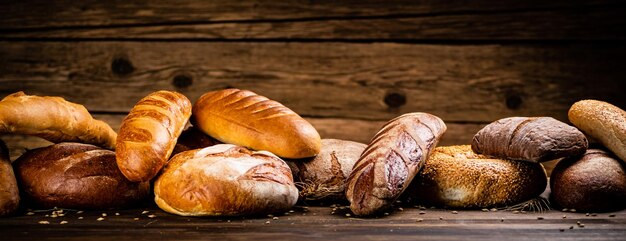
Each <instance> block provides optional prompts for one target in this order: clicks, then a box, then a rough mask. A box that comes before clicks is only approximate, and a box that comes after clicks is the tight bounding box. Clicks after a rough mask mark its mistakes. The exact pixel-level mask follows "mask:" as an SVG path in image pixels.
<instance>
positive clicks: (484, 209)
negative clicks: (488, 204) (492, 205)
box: [481, 208, 489, 212]
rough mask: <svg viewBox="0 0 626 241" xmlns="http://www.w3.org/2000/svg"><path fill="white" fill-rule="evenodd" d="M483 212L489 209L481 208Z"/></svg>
mask: <svg viewBox="0 0 626 241" xmlns="http://www.w3.org/2000/svg"><path fill="white" fill-rule="evenodd" d="M481 210H482V211H483V212H489V209H486V208H483V209H481Z"/></svg>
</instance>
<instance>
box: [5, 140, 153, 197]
mask: <svg viewBox="0 0 626 241" xmlns="http://www.w3.org/2000/svg"><path fill="white" fill-rule="evenodd" d="M14 166H15V172H16V174H17V179H18V183H19V185H20V188H21V190H22V193H23V198H24V201H25V202H26V203H28V204H29V205H30V206H31V207H33V208H53V207H59V208H72V209H112V208H121V207H128V206H132V205H133V204H136V203H138V202H140V201H142V200H145V198H147V197H148V195H149V191H150V183H148V182H131V181H129V180H127V179H126V178H125V177H124V175H122V173H121V172H120V170H119V169H118V168H117V164H116V163H115V153H114V152H112V151H110V150H105V149H101V148H99V147H96V146H93V145H89V144H80V143H59V144H55V145H51V146H48V147H42V148H37V149H33V150H30V151H28V152H26V153H24V155H22V156H21V157H19V158H18V159H17V160H15V163H14Z"/></svg>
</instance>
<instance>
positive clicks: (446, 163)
mask: <svg viewBox="0 0 626 241" xmlns="http://www.w3.org/2000/svg"><path fill="white" fill-rule="evenodd" d="M546 184H547V177H546V173H545V170H544V169H543V167H542V166H541V164H539V163H532V162H519V161H512V160H503V159H496V158H491V157H488V156H485V155H480V154H476V153H474V152H473V151H472V149H471V147H470V146H469V145H462V146H444V147H437V148H435V151H433V154H432V155H431V156H430V158H428V160H427V161H426V164H425V165H424V168H422V171H421V172H420V173H419V174H418V175H417V176H416V177H415V179H414V180H413V183H411V185H410V186H409V188H408V189H407V190H406V192H405V193H406V194H407V196H409V197H410V198H411V199H412V200H415V201H416V202H419V203H421V204H424V205H428V206H437V207H446V208H463V209H467V208H487V207H503V206H507V205H511V204H517V203H520V202H523V201H527V200H529V199H533V198H536V197H538V196H539V195H540V194H541V193H542V192H543V191H544V190H545V189H546Z"/></svg>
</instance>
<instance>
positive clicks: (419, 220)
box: [415, 218, 424, 222]
mask: <svg viewBox="0 0 626 241" xmlns="http://www.w3.org/2000/svg"><path fill="white" fill-rule="evenodd" d="M415 221H416V222H421V221H424V219H421V218H418V219H417V220H415Z"/></svg>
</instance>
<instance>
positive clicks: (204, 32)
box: [0, 0, 626, 158]
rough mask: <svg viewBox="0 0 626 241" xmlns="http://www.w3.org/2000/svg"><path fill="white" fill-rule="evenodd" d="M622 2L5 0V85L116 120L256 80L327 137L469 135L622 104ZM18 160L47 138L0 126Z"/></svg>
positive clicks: (1, 30)
mask: <svg viewBox="0 0 626 241" xmlns="http://www.w3.org/2000/svg"><path fill="white" fill-rule="evenodd" d="M625 5H626V4H625V3H624V2H623V1H611V0H606V1H570V0H568V1H564V0H554V1H535V0H529V1H512V0H499V1H496V0H474V1H451V0H448V1H404V0H397V1H370V0H361V1H293V0H288V1H253V0H243V1H222V0H215V1H198V0H184V1H139V0H124V1H92V0H87V1H65V0H59V1H35V0H22V1H4V0H2V5H1V6H2V7H0V16H2V17H1V18H0V97H4V96H6V95H8V94H10V93H13V92H16V91H21V90H22V91H25V92H26V93H27V94H36V95H57V96H62V97H64V98H66V99H68V100H70V101H73V102H77V103H81V104H84V105H85V106H86V107H87V108H88V109H89V110H90V111H91V112H92V113H93V114H94V115H95V116H96V117H97V118H99V119H103V120H105V121H107V122H108V123H110V124H111V125H112V126H113V127H114V128H116V129H117V128H118V127H119V124H120V122H121V120H122V118H123V117H124V116H125V115H126V113H127V112H128V111H129V110H130V108H132V106H133V105H134V104H135V103H136V102H137V101H138V100H139V99H140V98H142V97H143V96H145V95H147V94H148V93H150V92H153V91H156V90H161V89H168V90H176V91H180V92H182V93H184V94H185V95H187V96H188V97H189V98H190V99H191V100H192V101H195V100H196V99H197V98H198V97H199V96H200V95H201V94H203V93H205V92H207V91H210V90H215V89H222V88H227V87H236V88H242V89H249V90H252V91H255V92H257V93H259V94H261V95H265V96H267V97H269V98H271V99H275V100H277V101H279V102H281V103H283V104H284V105H286V106H288V107H290V108H291V109H293V110H294V111H296V112H297V113H299V114H300V115H302V116H303V117H305V118H306V119H308V120H309V121H310V122H311V123H312V124H313V125H314V126H315V127H316V128H317V129H318V131H319V132H320V134H321V135H322V137H323V138H342V139H349V140H355V141H360V142H368V140H369V139H370V138H371V137H372V136H373V135H374V133H375V132H376V131H377V130H378V128H379V127H380V126H381V125H382V124H383V123H384V122H385V121H387V120H389V119H391V118H393V117H395V116H398V115H400V114H402V113H406V112H413V111H422V112H430V113H432V114H435V115H437V116H440V117H441V118H442V119H443V120H444V121H445V122H446V123H447V125H448V129H449V130H448V132H447V134H446V135H445V137H444V139H443V140H442V142H441V144H443V145H449V144H468V143H470V141H471V137H472V136H473V135H474V134H475V132H476V131H478V130H479V129H480V128H482V126H484V125H485V124H487V123H489V122H492V121H494V120H497V119H499V118H504V117H509V116H552V117H555V118H557V119H559V120H562V121H567V110H568V108H569V106H570V105H571V104H572V103H574V102H575V101H577V100H580V99H585V98H595V99H600V100H605V101H608V102H611V103H613V104H615V105H617V106H619V107H622V108H625V107H626V96H625V95H624V92H625V90H626V84H625V81H624V77H625V76H626V68H625V67H624V66H625V64H626V58H624V56H626V49H625V47H624V44H623V40H624V39H625V37H626V18H624V16H623V15H624V14H623V13H624V12H626V11H625V10H626V8H625ZM0 138H2V139H3V140H5V141H6V142H8V144H9V146H10V148H11V150H12V158H16V157H17V156H19V155H20V154H21V153H22V152H23V150H24V149H25V148H30V147H34V146H38V145H45V142H43V141H41V140H38V139H36V138H29V137H23V136H15V135H3V136H0Z"/></svg>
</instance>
